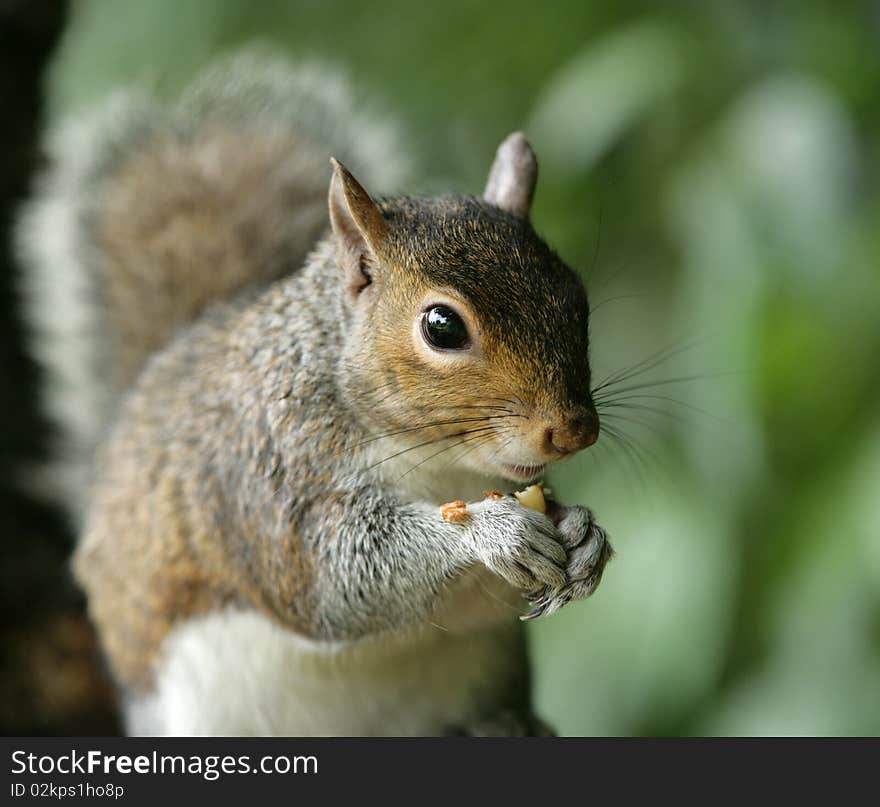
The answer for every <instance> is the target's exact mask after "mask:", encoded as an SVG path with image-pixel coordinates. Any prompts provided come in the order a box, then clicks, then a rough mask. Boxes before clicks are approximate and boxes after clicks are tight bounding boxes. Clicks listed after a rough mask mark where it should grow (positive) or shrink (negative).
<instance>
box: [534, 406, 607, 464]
mask: <svg viewBox="0 0 880 807" xmlns="http://www.w3.org/2000/svg"><path fill="white" fill-rule="evenodd" d="M598 439H599V419H598V418H597V417H595V416H594V415H576V416H575V417H573V418H571V419H570V420H568V421H567V422H566V423H565V425H564V426H562V427H557V428H547V429H546V430H545V432H544V449H545V451H547V452H548V453H555V454H562V455H566V454H574V453H575V452H576V451H580V450H581V449H584V448H589V447H590V446H591V445H593V443H595V442H596V440H598Z"/></svg>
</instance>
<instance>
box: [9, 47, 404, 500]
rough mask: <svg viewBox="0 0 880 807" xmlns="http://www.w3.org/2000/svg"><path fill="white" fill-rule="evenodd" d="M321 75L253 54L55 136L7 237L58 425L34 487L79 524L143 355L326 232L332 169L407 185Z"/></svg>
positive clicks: (266, 277)
mask: <svg viewBox="0 0 880 807" xmlns="http://www.w3.org/2000/svg"><path fill="white" fill-rule="evenodd" d="M357 107H358V103H357V101H356V99H355V97H354V95H353V93H352V91H351V90H350V89H349V87H348V85H347V84H346V82H345V81H344V80H342V79H341V78H340V77H339V76H338V75H335V74H334V73H332V72H331V71H328V70H327V68H326V67H321V66H319V65H314V64H312V65H300V66H297V67H293V66H291V65H289V64H288V63H286V62H284V61H283V60H281V59H279V58H278V57H275V56H272V55H267V54H264V53H256V52H253V51H250V52H245V53H241V54H238V55H236V56H234V57H232V58H231V59H227V60H225V61H223V62H220V63H218V64H217V65H215V66H214V67H213V68H211V69H209V70H208V71H207V72H206V73H205V74H204V75H203V76H202V77H201V78H199V79H198V80H197V81H196V82H195V83H194V84H193V85H192V86H191V87H190V88H189V89H188V90H187V91H186V92H185V93H184V94H183V95H182V96H181V98H180V99H179V100H178V101H177V102H176V103H173V104H171V105H167V106H164V105H161V104H159V103H158V102H157V101H155V100H154V99H153V98H151V97H149V96H147V95H145V94H140V93H133V92H121V93H119V94H118V95H116V96H114V97H112V98H110V99H108V100H107V101H106V102H105V103H104V104H102V105H101V106H100V107H99V108H98V109H97V110H95V111H94V112H93V113H91V114H89V115H88V116H85V117H80V118H76V119H74V120H73V121H71V122H69V123H68V124H66V125H64V126H62V127H60V128H59V129H58V130H57V131H56V132H53V133H51V135H50V137H49V138H48V141H47V146H48V152H49V157H50V167H49V169H48V170H47V172H46V173H45V175H44V176H42V177H41V178H40V181H39V183H38V186H37V190H36V193H35V194H34V197H33V199H32V201H31V202H30V203H29V204H28V205H27V207H26V208H25V210H24V211H23V214H22V216H21V219H20V221H19V225H18V229H17V248H18V252H19V255H20V257H21V262H22V265H23V297H24V305H25V315H26V318H27V320H28V322H29V324H30V326H31V332H32V345H33V351H34V353H35V355H36V357H37V359H38V360H39V362H40V363H41V364H42V366H43V367H44V369H45V385H44V394H43V398H44V401H45V405H46V408H47V411H48V414H49V415H50V417H51V418H52V419H53V421H54V422H55V423H56V424H57V426H58V438H59V439H58V445H57V450H56V452H55V453H56V457H57V462H56V463H55V464H54V466H53V469H52V471H53V472H52V473H51V474H50V475H49V478H48V479H46V480H44V484H45V485H46V486H47V487H49V488H50V489H51V491H50V492H51V493H53V494H54V495H55V496H56V497H60V498H61V499H62V501H63V502H64V503H66V504H67V505H68V507H69V508H70V509H71V511H72V513H73V514H74V515H75V516H76V515H78V514H79V509H80V505H81V502H82V498H83V485H84V484H86V480H87V468H88V464H89V459H90V457H91V455H92V453H93V451H94V449H95V446H96V444H97V442H98V441H99V439H100V435H101V432H102V429H103V428H105V426H106V424H107V423H108V422H109V421H110V420H111V419H112V414H113V410H114V406H115V402H116V401H117V399H118V398H119V396H120V395H121V394H122V393H123V392H124V391H125V389H126V388H127V387H128V386H129V385H130V384H131V382H132V380H133V379H134V377H135V376H136V375H137V373H138V371H139V370H140V368H141V366H142V365H143V363H144V361H145V360H146V359H147V358H148V357H149V356H150V355H151V354H152V353H153V352H155V351H156V350H157V349H158V348H159V347H161V346H162V345H163V344H164V343H165V342H166V341H168V340H169V339H170V338H171V337H172V335H173V334H174V332H175V331H176V330H177V329H179V328H180V327H181V326H182V325H184V324H185V323H187V322H189V321H190V320H192V319H193V318H194V317H195V316H197V315H198V313H199V312H200V311H201V310H202V309H204V308H205V306H207V305H209V304H210V303H212V302H214V301H217V300H220V299H226V298H229V297H230V296H231V295H234V294H235V293H236V292H238V291H239V290H242V289H244V288H246V287H250V286H255V285H264V284H266V283H268V282H269V281H271V280H274V279H276V278H278V277H280V276H282V275H284V274H286V273H288V272H291V271H294V270H296V269H297V268H298V267H299V266H300V265H301V264H302V262H303V261H304V258H305V257H306V254H307V253H308V251H309V250H310V249H311V247H312V246H313V245H314V242H315V240H316V239H317V238H318V236H319V235H320V233H321V231H322V230H323V229H324V228H325V226H326V224H327V204H326V197H327V186H328V181H329V176H330V167H329V162H328V160H329V157H330V156H331V155H335V156H338V157H339V158H340V159H343V160H344V161H345V162H346V163H347V164H350V165H351V166H352V167H353V168H354V170H356V171H357V172H358V173H359V175H363V176H364V177H366V178H367V179H369V180H370V181H371V183H372V185H371V186H372V187H376V188H379V189H382V190H386V191H390V190H392V189H393V188H394V187H395V186H396V185H397V184H398V183H399V182H400V181H401V178H402V176H403V174H404V173H405V170H406V166H405V165H403V164H402V162H401V159H400V157H399V155H400V154H401V150H400V149H399V148H398V144H397V140H396V137H395V134H394V129H393V127H391V126H389V125H388V123H387V122H385V121H383V122H379V121H378V120H374V119H372V118H369V117H366V116H364V115H363V114H362V113H360V112H359V111H358V109H357Z"/></svg>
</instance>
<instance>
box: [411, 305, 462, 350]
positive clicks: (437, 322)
mask: <svg viewBox="0 0 880 807" xmlns="http://www.w3.org/2000/svg"><path fill="white" fill-rule="evenodd" d="M422 335H423V336H424V337H425V341H426V342H427V343H428V344H429V345H432V346H433V347H436V348H439V349H440V350H462V349H464V348H466V347H467V346H468V345H469V344H470V338H469V337H468V331H467V326H466V325H465V324H464V321H463V320H462V318H461V317H460V316H459V315H458V314H456V313H455V311H453V310H452V309H451V308H449V307H448V306H445V305H434V306H431V308H429V309H428V310H427V311H425V313H424V314H422Z"/></svg>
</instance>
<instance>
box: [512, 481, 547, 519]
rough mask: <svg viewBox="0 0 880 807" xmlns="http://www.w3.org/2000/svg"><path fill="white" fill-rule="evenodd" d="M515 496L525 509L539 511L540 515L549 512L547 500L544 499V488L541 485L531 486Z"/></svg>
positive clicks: (517, 492)
mask: <svg viewBox="0 0 880 807" xmlns="http://www.w3.org/2000/svg"><path fill="white" fill-rule="evenodd" d="M513 495H514V496H516V499H517V501H518V502H519V503H520V504H521V505H522V506H523V507H528V508H529V510H537V511H538V512H539V513H546V512H547V500H546V499H545V498H544V488H543V487H541V485H540V484H537V485H529V486H528V487H527V488H526V489H525V490H518V491H516V493H514V494H513Z"/></svg>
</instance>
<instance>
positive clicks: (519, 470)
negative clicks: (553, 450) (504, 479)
mask: <svg viewBox="0 0 880 807" xmlns="http://www.w3.org/2000/svg"><path fill="white" fill-rule="evenodd" d="M546 467H547V466H546V465H504V471H505V474H506V475H507V476H509V477H511V478H513V479H516V480H518V481H520V482H532V481H534V480H536V479H538V477H540V476H542V475H543V473H544V469H545V468H546Z"/></svg>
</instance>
